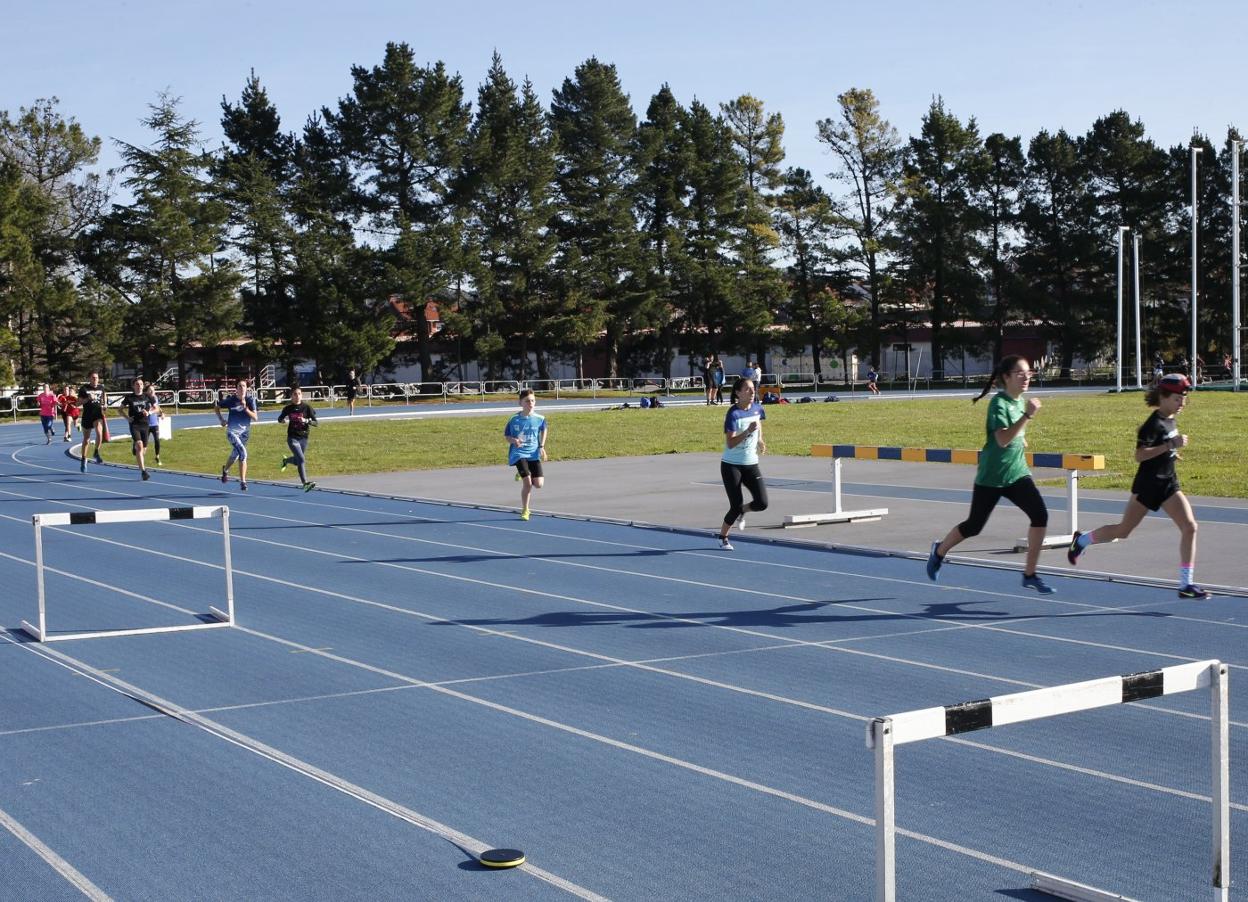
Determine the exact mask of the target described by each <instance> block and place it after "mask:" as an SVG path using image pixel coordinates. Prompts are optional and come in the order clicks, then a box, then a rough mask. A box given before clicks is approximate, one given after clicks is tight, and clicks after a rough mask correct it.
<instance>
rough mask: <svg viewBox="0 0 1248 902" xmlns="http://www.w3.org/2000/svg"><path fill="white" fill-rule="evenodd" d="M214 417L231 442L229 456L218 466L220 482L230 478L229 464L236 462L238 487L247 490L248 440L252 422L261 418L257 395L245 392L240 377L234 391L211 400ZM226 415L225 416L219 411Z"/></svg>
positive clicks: (244, 380)
mask: <svg viewBox="0 0 1248 902" xmlns="http://www.w3.org/2000/svg"><path fill="white" fill-rule="evenodd" d="M213 409H214V410H215V411H216V413H217V419H218V420H220V421H221V425H222V427H224V429H225V436H226V438H227V439H229V442H230V456H229V457H228V458H226V461H225V466H223V467H222V468H221V481H222V482H229V481H230V467H232V466H234V461H236V460H237V461H238V487H239V488H240V489H242V490H243V491H244V492H245V491H247V440H248V439H249V438H251V424H252V423H253V422H255V421H256V420H258V419H259V418H260V414H259V412H258V411H257V409H256V396H255V395H252V394H248V392H247V380H246V379H239V380H238V385H237V386H236V388H235V392H234V394H232V395H226V396H225V397H224V398H221V399H220V400H218V401H215V402H214V403H213ZM222 410H225V411H227V412H228V414H229V418H228V419H227V418H226V417H225V416H222V414H221V411H222Z"/></svg>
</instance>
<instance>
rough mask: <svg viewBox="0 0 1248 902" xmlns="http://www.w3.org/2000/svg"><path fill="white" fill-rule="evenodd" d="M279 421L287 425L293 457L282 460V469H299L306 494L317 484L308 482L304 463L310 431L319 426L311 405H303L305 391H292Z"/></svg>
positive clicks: (298, 389) (288, 441)
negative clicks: (292, 467)
mask: <svg viewBox="0 0 1248 902" xmlns="http://www.w3.org/2000/svg"><path fill="white" fill-rule="evenodd" d="M277 421H278V422H279V423H282V422H284V423H286V447H288V448H290V453H291V454H292V455H294V456H293V457H283V458H282V469H283V470H285V469H286V468H287V467H288V466H290V465H291V464H294V465H295V466H297V467H298V468H299V482H300V483H302V485H303V490H304V491H305V492H310V491H312V490H313V489H314V488H316V483H315V482H308V471H307V469H306V468H305V467H304V461H305V460H306V459H307V456H308V429H309V428H310V427H312V426H316V425H317V421H316V411H315V410H313V409H312V407H311V405H308V404H305V403H303V390H302V389H301V388H299V386H297V385H296V386H295V387H294V388H292V389H291V390H290V403H289V404H287V405H286V406H285V407H283V408H282V412H281V413H280V414H278V417H277Z"/></svg>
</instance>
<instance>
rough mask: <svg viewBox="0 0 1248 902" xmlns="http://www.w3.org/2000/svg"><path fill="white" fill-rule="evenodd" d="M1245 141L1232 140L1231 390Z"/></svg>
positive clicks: (1235, 368) (1235, 371) (1235, 379)
mask: <svg viewBox="0 0 1248 902" xmlns="http://www.w3.org/2000/svg"><path fill="white" fill-rule="evenodd" d="M1243 146H1244V142H1243V141H1232V142H1231V186H1232V189H1231V197H1232V201H1231V390H1232V391H1239V345H1240V338H1241V336H1240V333H1239V266H1240V259H1239V152H1240V150H1242V149H1243Z"/></svg>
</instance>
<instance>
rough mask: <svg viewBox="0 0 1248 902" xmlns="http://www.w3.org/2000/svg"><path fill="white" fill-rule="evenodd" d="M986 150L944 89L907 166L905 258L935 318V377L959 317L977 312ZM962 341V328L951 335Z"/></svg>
mask: <svg viewBox="0 0 1248 902" xmlns="http://www.w3.org/2000/svg"><path fill="white" fill-rule="evenodd" d="M983 165H984V156H983V142H982V141H981V140H980V137H979V129H978V127H977V126H976V124H975V120H974V118H971V119H970V120H969V121H968V122H967V123H966V125H963V124H962V123H961V122H959V121H958V119H957V117H956V116H954V115H953V114H952V113H950V112H949V111H948V110H946V109H945V105H944V101H943V100H941V99H940V98H939V97H938V98H936V99H935V100H933V101H932V104H931V106H930V107H929V108H928V112H927V114H926V115H925V116H924V117H923V128H922V130H921V132H920V134H919V136H918V137H914V138H911V139H910V145H909V149H908V152H907V154H906V158H905V162H904V163H903V167H902V178H903V182H902V201H901V209H900V210H899V221H898V232H899V248H898V253H899V258H900V260H899V265H900V266H901V268H902V270H903V272H904V274H905V275H904V280H905V282H906V284H907V286H908V287H909V288H910V290H911V291H912V292H915V293H917V294H919V295H920V296H923V297H926V298H927V300H928V313H929V316H930V320H931V336H932V338H931V341H932V378H933V379H943V378H944V374H945V354H946V348H947V347H948V344H949V339H950V336H949V334H948V332H947V329H946V327H947V326H948V325H949V324H950V323H951V322H953V321H955V320H957V319H961V318H965V317H968V316H973V315H975V314H977V313H978V309H979V300H980V298H981V296H982V292H983V280H982V278H981V277H980V274H979V273H978V271H977V270H976V268H975V267H976V264H977V263H978V261H979V259H980V257H981V256H982V253H983V250H982V248H981V247H980V246H979V245H978V242H977V237H978V236H977V232H978V229H979V227H980V222H979V217H978V211H977V210H976V209H975V207H974V206H973V205H972V195H973V192H974V189H975V186H976V185H978V184H981V183H982V180H983V173H982V169H983ZM952 337H953V340H954V342H955V343H956V342H957V341H958V337H957V336H956V335H954V336H952Z"/></svg>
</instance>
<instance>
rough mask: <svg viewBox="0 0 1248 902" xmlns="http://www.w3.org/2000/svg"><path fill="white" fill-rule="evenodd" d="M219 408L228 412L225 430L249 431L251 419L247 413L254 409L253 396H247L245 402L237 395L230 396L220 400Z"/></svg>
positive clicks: (254, 398)
mask: <svg viewBox="0 0 1248 902" xmlns="http://www.w3.org/2000/svg"><path fill="white" fill-rule="evenodd" d="M220 406H221V407H223V408H225V409H226V410H227V411H228V413H227V414H226V418H225V428H226V429H228V430H229V431H230V432H246V431H248V430H249V429H251V417H249V416H247V411H249V410H255V409H256V396H255V395H248V396H247V398H246V400H245V401H244V399H242V398H240V397H239V396H238V395H230V396H228V397H226V398H223V399H222V400H221V402H220Z"/></svg>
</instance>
